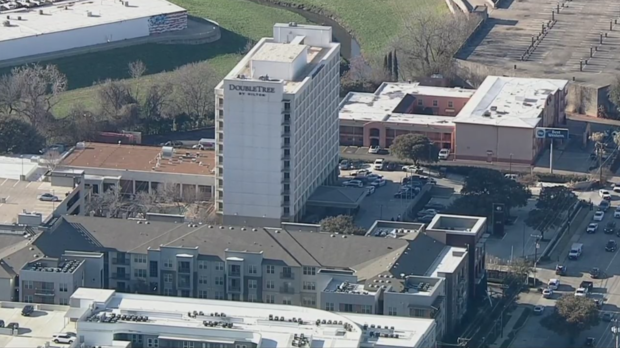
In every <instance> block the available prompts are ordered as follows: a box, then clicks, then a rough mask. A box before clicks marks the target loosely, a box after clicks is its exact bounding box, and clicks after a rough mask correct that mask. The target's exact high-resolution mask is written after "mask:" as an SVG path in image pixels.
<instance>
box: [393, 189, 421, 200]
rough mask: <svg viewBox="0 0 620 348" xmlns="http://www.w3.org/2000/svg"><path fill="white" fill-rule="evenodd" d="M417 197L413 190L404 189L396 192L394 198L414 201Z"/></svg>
mask: <svg viewBox="0 0 620 348" xmlns="http://www.w3.org/2000/svg"><path fill="white" fill-rule="evenodd" d="M415 196H416V192H415V191H414V190H411V189H404V190H400V191H398V192H396V193H395V194H394V198H402V199H412V198H414V197H415Z"/></svg>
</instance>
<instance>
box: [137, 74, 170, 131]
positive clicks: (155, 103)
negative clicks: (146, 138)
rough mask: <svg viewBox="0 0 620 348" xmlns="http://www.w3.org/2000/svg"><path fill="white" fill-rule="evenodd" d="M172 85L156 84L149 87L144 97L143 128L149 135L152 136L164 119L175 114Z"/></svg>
mask: <svg viewBox="0 0 620 348" xmlns="http://www.w3.org/2000/svg"><path fill="white" fill-rule="evenodd" d="M172 90H173V87H172V84H170V83H164V84H154V85H152V86H151V87H149V89H148V91H147V92H146V94H145V95H144V102H143V103H142V106H141V114H142V118H143V121H142V126H143V129H144V130H145V132H146V133H147V134H150V133H151V131H152V129H153V127H154V126H156V125H157V124H158V123H159V121H160V120H161V119H162V118H166V117H168V116H170V115H171V114H173V111H172V109H173V104H172Z"/></svg>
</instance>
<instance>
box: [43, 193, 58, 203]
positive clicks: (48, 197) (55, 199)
mask: <svg viewBox="0 0 620 348" xmlns="http://www.w3.org/2000/svg"><path fill="white" fill-rule="evenodd" d="M38 199H39V200H40V201H43V202H58V201H60V199H59V198H58V196H54V195H53V194H51V193H44V194H42V195H39V197H38Z"/></svg>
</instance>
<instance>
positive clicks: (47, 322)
mask: <svg viewBox="0 0 620 348" xmlns="http://www.w3.org/2000/svg"><path fill="white" fill-rule="evenodd" d="M0 305H1V307H0V319H2V320H4V322H5V324H6V325H8V324H9V323H13V322H15V323H18V324H19V334H18V335H17V336H4V335H0V348H23V347H38V346H44V345H45V343H46V342H49V343H50V347H56V346H58V347H60V346H63V345H56V344H54V343H53V342H51V339H52V335H54V334H56V333H61V332H76V327H75V323H72V322H70V321H69V319H65V314H66V313H67V310H68V309H69V307H65V306H46V307H49V308H54V310H39V309H35V312H34V313H33V314H32V315H31V316H29V317H24V316H22V315H21V310H22V307H23V305H24V304H21V303H12V302H4V303H1V304H0ZM7 306H18V307H14V308H7ZM43 306H45V305H43ZM35 308H37V305H35ZM64 346H66V345H64Z"/></svg>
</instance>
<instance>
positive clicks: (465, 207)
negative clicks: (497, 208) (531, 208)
mask: <svg viewBox="0 0 620 348" xmlns="http://www.w3.org/2000/svg"><path fill="white" fill-rule="evenodd" d="M531 196H532V193H531V192H530V190H529V189H527V188H526V187H525V186H523V185H522V184H520V183H518V182H516V181H514V180H511V179H508V178H506V177H504V175H503V174H502V173H501V172H499V171H497V170H493V169H486V168H476V169H474V170H472V171H471V172H470V173H469V175H468V176H467V178H465V182H464V185H463V189H462V190H461V196H460V197H459V198H457V199H456V200H455V201H454V202H453V203H452V204H451V205H450V207H449V208H448V211H450V212H451V213H455V214H463V215H477V216H485V217H490V216H491V213H492V212H491V209H492V206H493V203H502V204H504V205H505V207H506V210H507V211H510V209H511V208H514V207H523V206H525V205H526V204H527V201H528V199H529V198H530V197H531Z"/></svg>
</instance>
